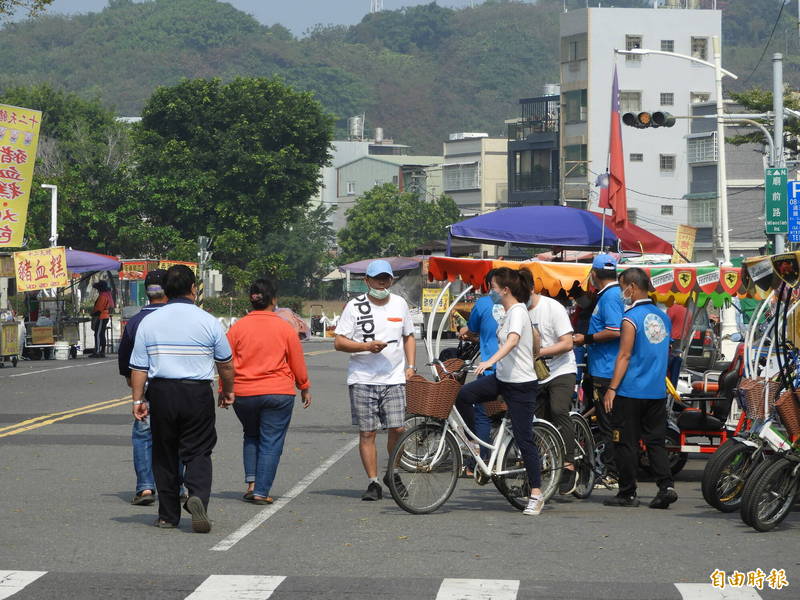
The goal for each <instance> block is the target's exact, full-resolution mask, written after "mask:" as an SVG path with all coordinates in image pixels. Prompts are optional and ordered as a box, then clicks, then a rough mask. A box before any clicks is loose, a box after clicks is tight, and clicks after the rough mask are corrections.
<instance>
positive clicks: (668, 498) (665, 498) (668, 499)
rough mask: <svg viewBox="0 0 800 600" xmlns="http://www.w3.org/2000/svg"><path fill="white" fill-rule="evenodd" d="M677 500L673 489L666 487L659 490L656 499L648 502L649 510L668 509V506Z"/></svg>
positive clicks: (676, 493)
mask: <svg viewBox="0 0 800 600" xmlns="http://www.w3.org/2000/svg"><path fill="white" fill-rule="evenodd" d="M677 499H678V492H676V491H675V488H671V487H667V488H664V489H663V490H659V492H658V494H656V497H655V498H653V499H652V500H651V501H650V508H669V505H670V504H672V503H673V502H675V501H676V500H677Z"/></svg>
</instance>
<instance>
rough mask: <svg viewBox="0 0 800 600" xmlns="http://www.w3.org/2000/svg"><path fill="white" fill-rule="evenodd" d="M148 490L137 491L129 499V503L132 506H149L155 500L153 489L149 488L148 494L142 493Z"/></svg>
mask: <svg viewBox="0 0 800 600" xmlns="http://www.w3.org/2000/svg"><path fill="white" fill-rule="evenodd" d="M146 491H148V490H142V491H141V492H138V493H137V494H136V495H135V496H134V497H133V499H132V500H131V504H133V505H134V506H150V505H151V504H153V502H155V501H156V493H155V492H154V491H153V490H149V491H150V493H149V494H144V493H143V492H146Z"/></svg>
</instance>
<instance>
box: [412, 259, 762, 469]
mask: <svg viewBox="0 0 800 600" xmlns="http://www.w3.org/2000/svg"><path fill="white" fill-rule="evenodd" d="M635 266H639V267H640V268H642V269H644V270H645V271H646V272H647V273H648V275H649V276H650V278H651V281H652V284H653V287H654V289H655V291H654V293H653V297H654V299H655V300H656V301H657V302H660V303H664V304H667V305H671V304H672V303H674V302H679V303H681V304H683V305H685V306H687V308H689V310H690V314H691V315H692V316H691V318H690V319H688V321H689V322H690V323H693V322H694V320H695V319H694V317H695V315H696V314H697V313H698V311H701V310H704V309H705V308H706V307H707V306H708V305H713V306H714V307H717V308H719V307H721V306H723V305H725V303H726V302H730V301H731V300H732V299H733V298H736V297H739V296H744V295H748V294H750V295H752V294H751V292H750V291H748V289H747V288H745V287H743V285H742V275H741V269H740V268H738V267H717V266H714V265H712V264H710V263H684V264H659V265H635ZM499 267H509V268H512V269H527V270H529V271H530V272H531V275H532V276H533V281H534V285H535V289H536V291H537V292H540V293H546V294H548V295H550V296H553V297H555V296H557V295H559V294H560V293H561V294H563V293H566V294H570V293H574V292H575V291H576V288H580V289H581V290H583V291H584V292H586V291H589V285H588V279H589V272H590V270H591V265H590V264H585V263H557V262H544V261H538V260H532V261H525V262H519V261H505V260H488V259H465V258H450V257H431V258H430V260H429V263H428V277H429V279H430V280H431V281H439V282H447V283H446V285H445V286H444V287H443V288H442V290H441V292H440V297H443V296H444V295H445V294H446V293H448V291H449V290H450V288H451V287H452V286H453V285H459V286H462V287H463V290H462V291H461V292H460V294H459V295H458V296H457V297H456V300H455V302H453V303H452V306H455V305H456V304H457V303H458V302H459V301H460V299H461V298H463V297H464V296H465V295H466V294H468V293H470V292H471V291H472V290H473V289H482V288H484V278H485V276H486V274H487V273H488V272H489V271H490V270H491V269H495V268H499ZM624 268H626V265H620V266H619V271H620V272H621V271H622V270H623V269H624ZM457 282H459V283H457ZM484 291H486V290H485V289H484ZM438 303H439V300H437V302H436V305H437V306H438ZM450 310H452V307H451V309H450ZM441 334H442V330H441V328H440V330H439V331H437V332H435V333H434V330H433V329H432V328H430V327H429V328H428V332H427V336H426V339H425V346H426V350H427V352H428V355H429V356H430V357H436V356H438V355H439V352H440V349H441V338H442V335H441ZM683 337H684V339H683V346H684V347H683V350H684V352H685V351H686V350H687V348H688V344H689V341H690V336H683ZM744 365H745V357H744V354H743V350H740V351H739V353H738V354H737V357H734V359H733V360H732V361H731V362H730V363H729V364H728V365H726V366H725V368H724V369H722V370H717V371H714V372H707V373H695V374H693V377H694V379H695V380H697V381H694V382H692V383H694V387H693V389H692V391H691V393H687V394H679V393H678V391H677V390H676V389H675V387H674V386H673V385H672V384H671V383H670V382H669V380H667V381H668V384H667V385H668V390H669V397H668V399H667V401H668V404H669V408H670V410H669V411H668V415H669V429H668V436H667V449H668V451H669V452H670V454H671V457H670V458H671V467H672V470H673V473H677V472H678V471H680V470H681V469H682V468H683V466H684V464H685V462H686V458H687V453H689V452H696V453H701V454H710V453H713V452H715V451H716V449H717V448H719V447H720V446H721V445H722V444H723V443H725V441H727V439H728V437H729V436H731V435H734V434H736V433H738V432H740V431H741V430H742V428H743V427H744V426H745V424H746V421H745V418H746V417H745V416H744V415H743V414H742V412H741V411H740V410H739V409H738V405H736V404H735V403H734V402H733V397H734V390H735V389H736V386H737V384H738V381H739V378H740V377H741V375H742V374H743V373H744ZM434 374H435V373H434ZM685 376H686V377H690V376H692V374H691V373H686V374H685ZM642 466H644V467H646V466H647V465H646V463H645V464H643V465H642Z"/></svg>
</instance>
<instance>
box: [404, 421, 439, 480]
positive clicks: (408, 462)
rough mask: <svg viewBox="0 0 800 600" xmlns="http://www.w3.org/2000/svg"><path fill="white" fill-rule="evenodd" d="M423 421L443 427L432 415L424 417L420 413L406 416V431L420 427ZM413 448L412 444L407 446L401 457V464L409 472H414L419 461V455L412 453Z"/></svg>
mask: <svg viewBox="0 0 800 600" xmlns="http://www.w3.org/2000/svg"><path fill="white" fill-rule="evenodd" d="M423 423H428V424H431V425H435V426H437V427H441V424H437V423H436V422H435V421H433V420H432V419H431V418H430V417H423V416H420V415H412V416H411V417H406V420H405V422H404V423H403V427H404V428H405V430H406V431H410V430H411V429H414V428H415V427H418V426H419V425H421V424H423ZM412 450H413V449H412V448H411V447H410V446H407V447H406V449H405V451H404V452H403V454H402V456H401V457H400V463H399V466H400V467H401V468H402V469H404V470H406V471H409V472H413V471H415V470H416V468H417V462H418V461H417V458H418V457H417V456H416V455H414V454H412Z"/></svg>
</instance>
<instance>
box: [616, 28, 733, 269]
mask: <svg viewBox="0 0 800 600" xmlns="http://www.w3.org/2000/svg"><path fill="white" fill-rule="evenodd" d="M711 40H712V45H713V48H714V62H713V63H710V62H708V61H705V60H702V59H700V58H696V57H694V56H689V55H687V54H678V53H676V52H666V51H664V50H648V49H645V48H634V49H632V50H615V52H616V53H617V54H630V55H643V54H658V55H661V56H671V57H674V58H682V59H684V60H688V61H691V62H693V63H697V64H701V65H705V66H707V67H711V68H712V69H714V83H715V85H716V96H717V153H718V154H717V156H718V161H717V198H718V203H717V211H718V213H719V227H720V230H721V231H720V234H721V241H722V264H723V265H724V266H726V267H729V266H730V265H731V244H730V236H729V231H728V178H727V174H726V173H725V168H726V162H725V120H724V114H725V112H724V105H723V102H722V77H723V76H726V75H727V76H728V77H732V78H733V79H738V77H737V76H736V75H734V74H733V73H731V72H730V71H727V70H725V69H723V68H722V54H721V51H720V43H719V37H717V36H714V37H712V38H711Z"/></svg>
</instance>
